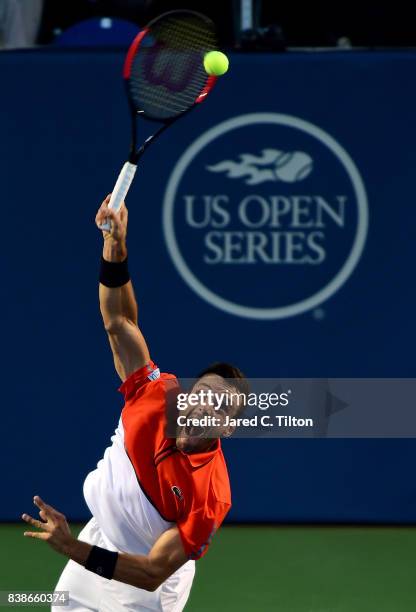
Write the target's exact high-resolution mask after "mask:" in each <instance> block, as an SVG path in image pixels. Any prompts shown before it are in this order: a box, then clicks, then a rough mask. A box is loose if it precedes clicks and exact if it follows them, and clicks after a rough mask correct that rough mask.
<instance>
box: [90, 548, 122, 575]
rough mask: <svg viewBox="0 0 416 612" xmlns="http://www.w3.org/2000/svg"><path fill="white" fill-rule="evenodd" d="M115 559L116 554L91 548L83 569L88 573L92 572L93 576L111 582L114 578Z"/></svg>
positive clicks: (116, 557)
mask: <svg viewBox="0 0 416 612" xmlns="http://www.w3.org/2000/svg"><path fill="white" fill-rule="evenodd" d="M117 559H118V552H113V551H111V550H106V549H105V548H100V547H99V546H93V547H92V549H91V552H90V554H89V555H88V559H87V560H86V562H85V566H84V567H85V569H87V570H89V571H90V572H94V574H98V575H99V576H102V577H103V578H108V579H109V580H111V579H112V577H113V576H114V570H115V569H116V563H117Z"/></svg>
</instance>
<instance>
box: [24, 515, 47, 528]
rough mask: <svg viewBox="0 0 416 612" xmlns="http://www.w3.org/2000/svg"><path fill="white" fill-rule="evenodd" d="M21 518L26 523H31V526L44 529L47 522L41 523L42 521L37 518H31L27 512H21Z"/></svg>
mask: <svg viewBox="0 0 416 612" xmlns="http://www.w3.org/2000/svg"><path fill="white" fill-rule="evenodd" d="M22 519H23V520H24V521H25V522H26V523H29V525H33V527H36V528H37V529H44V530H45V529H47V527H48V524H47V523H43V522H42V521H38V520H37V519H35V518H33V517H32V516H30V515H29V514H22Z"/></svg>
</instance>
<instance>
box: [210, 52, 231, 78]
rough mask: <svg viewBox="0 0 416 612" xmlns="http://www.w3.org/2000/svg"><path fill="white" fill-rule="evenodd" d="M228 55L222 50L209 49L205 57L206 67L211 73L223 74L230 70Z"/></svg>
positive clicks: (215, 74)
mask: <svg viewBox="0 0 416 612" xmlns="http://www.w3.org/2000/svg"><path fill="white" fill-rule="evenodd" d="M228 65H229V61H228V57H227V56H226V55H225V53H221V51H209V52H208V53H207V54H206V55H205V57H204V68H205V71H206V72H207V73H208V74H209V75H211V76H212V75H214V76H221V75H222V74H225V73H226V72H227V70H228Z"/></svg>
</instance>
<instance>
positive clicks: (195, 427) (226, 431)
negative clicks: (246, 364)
mask: <svg viewBox="0 0 416 612" xmlns="http://www.w3.org/2000/svg"><path fill="white" fill-rule="evenodd" d="M248 393H249V385H248V382H247V379H246V377H245V376H244V374H243V373H242V372H241V370H240V369H239V368H237V367H236V366H234V365H232V364H230V363H225V362H216V363H213V364H211V365H210V366H208V367H207V368H205V369H204V370H203V371H202V372H200V373H199V375H198V377H197V380H196V382H195V383H194V385H193V387H192V389H191V390H190V392H189V395H188V399H189V405H188V406H187V408H186V410H185V412H184V416H185V417H186V419H192V423H189V422H187V425H185V426H183V427H181V428H180V429H179V430H178V434H177V438H176V445H177V447H178V448H179V449H180V450H183V451H185V452H188V453H192V452H203V451H204V450H207V449H209V448H210V447H211V446H212V445H213V444H214V443H215V441H216V440H217V439H218V438H224V437H229V436H231V435H232V433H233V431H234V429H235V427H234V426H233V425H232V424H230V423H229V420H230V419H235V418H238V417H239V416H240V415H241V414H242V412H243V410H244V408H245V405H246V400H247V395H248ZM191 399H192V400H193V401H191ZM204 417H208V421H209V424H207V419H205V423H204V422H203V420H202V421H201V425H199V424H198V423H197V424H195V421H198V420H201V419H204ZM209 417H211V419H209ZM202 423H204V424H202Z"/></svg>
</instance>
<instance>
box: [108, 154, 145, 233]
mask: <svg viewBox="0 0 416 612" xmlns="http://www.w3.org/2000/svg"><path fill="white" fill-rule="evenodd" d="M136 170H137V165H136V164H131V163H130V162H126V163H125V164H124V166H123V167H122V169H121V172H120V174H119V175H118V179H117V182H116V184H115V186H114V189H113V193H112V194H111V198H110V201H109V203H108V208H112V209H113V210H115V211H116V212H118V211H119V210H120V208H121V205H122V203H123V201H124V199H125V197H126V195H127V192H128V190H129V189H130V185H131V184H132V182H133V179H134V175H135V174H136ZM101 229H102V230H105V231H107V232H109V231H110V230H111V225H110V221H109V219H107V220H106V221H105V223H103V224H102V225H101Z"/></svg>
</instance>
